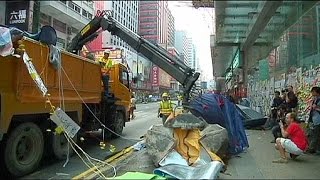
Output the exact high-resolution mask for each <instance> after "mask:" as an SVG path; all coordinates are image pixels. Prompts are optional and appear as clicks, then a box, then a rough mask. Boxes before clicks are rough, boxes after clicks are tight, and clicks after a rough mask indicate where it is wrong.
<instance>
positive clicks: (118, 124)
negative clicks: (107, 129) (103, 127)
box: [111, 111, 125, 138]
mask: <svg viewBox="0 0 320 180" xmlns="http://www.w3.org/2000/svg"><path fill="white" fill-rule="evenodd" d="M124 122H125V119H124V114H123V112H121V111H117V112H116V114H115V116H114V119H113V122H112V124H111V130H113V131H114V132H115V133H117V134H119V135H121V134H122V131H123V125H124ZM111 137H113V138H117V137H119V136H118V135H116V134H114V133H112V135H111Z"/></svg>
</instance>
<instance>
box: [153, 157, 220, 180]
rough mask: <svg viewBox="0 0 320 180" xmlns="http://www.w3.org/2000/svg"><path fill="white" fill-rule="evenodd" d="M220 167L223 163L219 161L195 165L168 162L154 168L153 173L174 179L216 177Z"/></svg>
mask: <svg viewBox="0 0 320 180" xmlns="http://www.w3.org/2000/svg"><path fill="white" fill-rule="evenodd" d="M222 168H223V165H222V163H221V162H219V161H212V162H210V163H207V164H205V165H201V166H197V167H191V166H183V165H178V164H169V165H166V166H163V167H159V168H157V169H155V170H154V171H153V173H154V174H157V175H159V176H163V177H166V178H176V179H216V178H217V176H218V174H219V172H220V171H221V169H222Z"/></svg>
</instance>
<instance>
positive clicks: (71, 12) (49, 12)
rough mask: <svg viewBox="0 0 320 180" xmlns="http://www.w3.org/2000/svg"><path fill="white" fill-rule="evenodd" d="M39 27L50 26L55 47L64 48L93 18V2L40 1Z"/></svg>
mask: <svg viewBox="0 0 320 180" xmlns="http://www.w3.org/2000/svg"><path fill="white" fill-rule="evenodd" d="M40 12H41V13H40V25H41V26H43V25H50V26H52V27H53V28H54V29H55V30H56V32H57V36H58V42H57V46H58V47H62V48H65V47H66V46H67V45H68V43H70V41H71V39H72V38H73V37H74V36H75V35H76V34H77V33H78V32H79V31H80V30H81V29H82V28H83V27H84V26H85V25H86V24H88V23H89V22H90V20H91V19H92V18H93V14H95V13H94V3H93V1H62V0H60V1H40Z"/></svg>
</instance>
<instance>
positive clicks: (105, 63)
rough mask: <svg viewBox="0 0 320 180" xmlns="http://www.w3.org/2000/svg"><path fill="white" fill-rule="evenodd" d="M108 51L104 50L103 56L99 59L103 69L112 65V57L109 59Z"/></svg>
mask: <svg viewBox="0 0 320 180" xmlns="http://www.w3.org/2000/svg"><path fill="white" fill-rule="evenodd" d="M109 55H110V51H109V50H105V51H104V53H103V57H102V58H101V59H99V62H100V63H101V64H102V65H103V67H104V69H108V68H111V67H112V66H113V61H112V59H109Z"/></svg>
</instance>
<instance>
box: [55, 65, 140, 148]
mask: <svg viewBox="0 0 320 180" xmlns="http://www.w3.org/2000/svg"><path fill="white" fill-rule="evenodd" d="M61 69H62V71H63V73H64V74H65V76H66V77H67V79H68V81H69V83H70V84H71V86H72V88H73V89H74V91H75V92H76V93H77V95H78V96H79V98H80V99H81V101H82V103H83V104H84V105H85V106H86V108H87V109H88V110H89V112H90V113H91V114H92V115H93V117H94V118H95V119H96V120H97V121H98V122H99V123H100V125H101V126H102V127H103V128H104V129H106V130H108V131H110V132H111V133H113V134H115V135H117V136H119V137H120V138H122V139H125V140H129V141H131V142H137V141H140V139H134V138H127V137H124V136H122V135H120V134H118V133H116V132H114V131H113V130H111V129H110V128H108V127H106V126H105V125H104V124H103V123H102V122H101V120H100V119H99V118H98V117H97V116H96V115H95V114H94V113H93V112H92V110H91V109H90V108H89V106H88V105H87V103H86V102H85V101H84V100H83V98H82V97H81V95H80V94H79V92H78V91H77V89H76V88H75V86H74V85H73V83H72V81H71V80H70V78H69V76H68V74H67V73H66V72H65V70H64V68H63V67H61Z"/></svg>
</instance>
